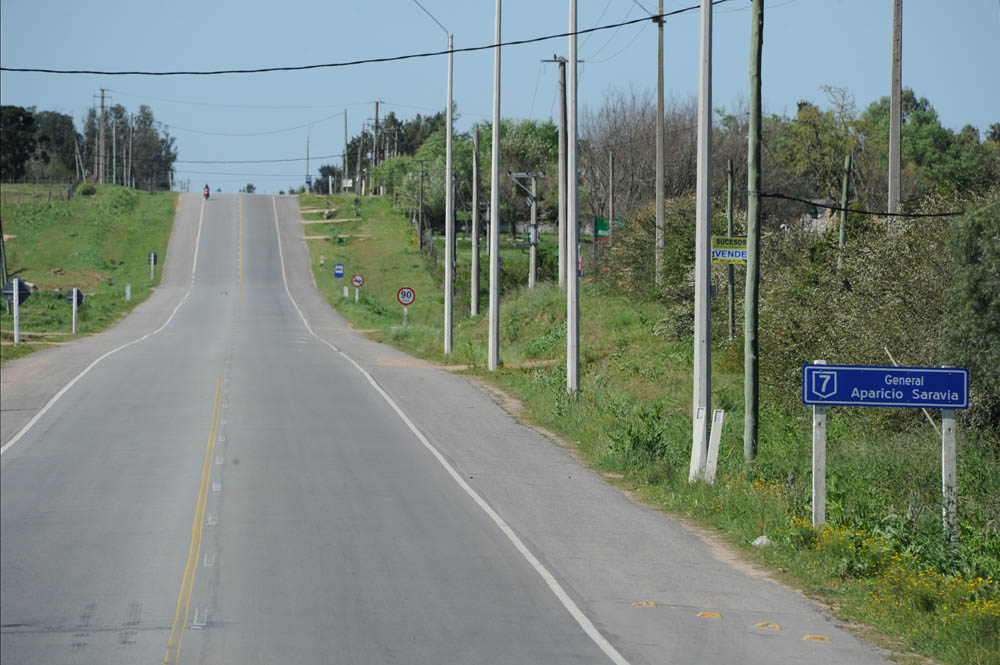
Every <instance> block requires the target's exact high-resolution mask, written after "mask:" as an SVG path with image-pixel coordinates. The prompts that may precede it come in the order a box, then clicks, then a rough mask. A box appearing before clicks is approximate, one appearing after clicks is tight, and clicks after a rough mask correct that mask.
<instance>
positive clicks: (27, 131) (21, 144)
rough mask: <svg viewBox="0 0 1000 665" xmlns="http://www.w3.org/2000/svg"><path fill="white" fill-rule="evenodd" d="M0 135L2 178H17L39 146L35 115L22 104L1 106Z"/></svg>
mask: <svg viewBox="0 0 1000 665" xmlns="http://www.w3.org/2000/svg"><path fill="white" fill-rule="evenodd" d="M0 137H2V140H0V179H3V180H17V179H18V178H20V177H21V176H23V175H24V172H25V167H26V166H27V163H28V160H29V159H31V156H32V155H33V154H35V149H36V148H37V147H38V139H37V136H36V127H35V115H34V114H33V113H32V112H31V111H30V110H28V109H25V108H22V107H20V106H2V107H0ZM45 159H46V160H47V159H48V156H47V155H46V156H45Z"/></svg>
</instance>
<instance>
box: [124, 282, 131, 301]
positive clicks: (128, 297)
mask: <svg viewBox="0 0 1000 665" xmlns="http://www.w3.org/2000/svg"><path fill="white" fill-rule="evenodd" d="M131 300H132V285H131V284H126V285H125V302H131Z"/></svg>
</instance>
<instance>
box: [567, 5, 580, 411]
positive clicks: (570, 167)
mask: <svg viewBox="0 0 1000 665" xmlns="http://www.w3.org/2000/svg"><path fill="white" fill-rule="evenodd" d="M576 55H577V53H576V0H570V3H569V90H568V103H567V107H568V108H567V114H566V148H567V150H566V180H567V182H566V185H567V186H566V261H567V266H566V269H567V274H566V392H568V393H569V394H570V395H573V397H576V396H578V395H579V394H580V318H579V316H580V298H579V292H578V289H579V287H580V279H579V273H578V272H577V267H576V266H577V251H578V242H579V238H578V235H579V230H580V228H579V215H578V214H577V194H578V192H577V177H578V172H577V144H576V88H577V71H576V69H577V58H576Z"/></svg>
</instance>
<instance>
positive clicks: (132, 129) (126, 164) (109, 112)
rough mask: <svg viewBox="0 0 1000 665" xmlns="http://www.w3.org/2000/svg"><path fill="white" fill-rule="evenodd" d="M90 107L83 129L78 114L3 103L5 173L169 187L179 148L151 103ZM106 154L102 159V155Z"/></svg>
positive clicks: (0, 164)
mask: <svg viewBox="0 0 1000 665" xmlns="http://www.w3.org/2000/svg"><path fill="white" fill-rule="evenodd" d="M101 124H102V123H101V112H100V109H98V108H96V107H92V108H90V109H89V110H88V112H87V115H86V117H85V118H84V120H83V123H82V129H80V130H78V129H77V125H76V122H75V121H74V119H73V117H72V116H70V115H67V114H65V113H60V112H58V111H39V110H38V109H37V108H35V107H26V108H25V107H20V106H2V107H0V132H2V135H3V142H2V146H0V179H2V180H4V181H15V180H21V179H27V180H35V181H56V182H106V183H117V184H121V185H127V186H131V187H135V188H138V189H147V190H156V189H169V188H170V186H171V183H172V179H173V170H174V162H175V161H176V160H177V148H176V145H175V140H174V137H172V136H170V134H169V132H168V131H167V129H166V128H165V127H164V126H163V124H162V123H160V122H158V121H157V120H156V117H155V116H154V115H153V111H152V109H151V108H150V107H149V106H146V105H142V106H140V107H139V110H138V112H137V113H134V114H133V113H130V112H129V111H128V109H126V108H125V107H124V106H122V105H120V104H115V105H112V106H110V107H108V108H107V109H106V110H105V113H104V119H103V124H104V142H103V151H102V149H101ZM102 154H103V159H102Z"/></svg>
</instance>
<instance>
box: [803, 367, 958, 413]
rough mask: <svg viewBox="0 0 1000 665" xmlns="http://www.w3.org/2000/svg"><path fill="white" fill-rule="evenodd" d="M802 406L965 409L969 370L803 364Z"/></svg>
mask: <svg viewBox="0 0 1000 665" xmlns="http://www.w3.org/2000/svg"><path fill="white" fill-rule="evenodd" d="M802 403H803V404H813V405H816V406H898V407H909V408H921V407H923V408H926V409H967V408H969V370H967V369H961V368H957V367H879V366H865V365H803V366H802Z"/></svg>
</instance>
